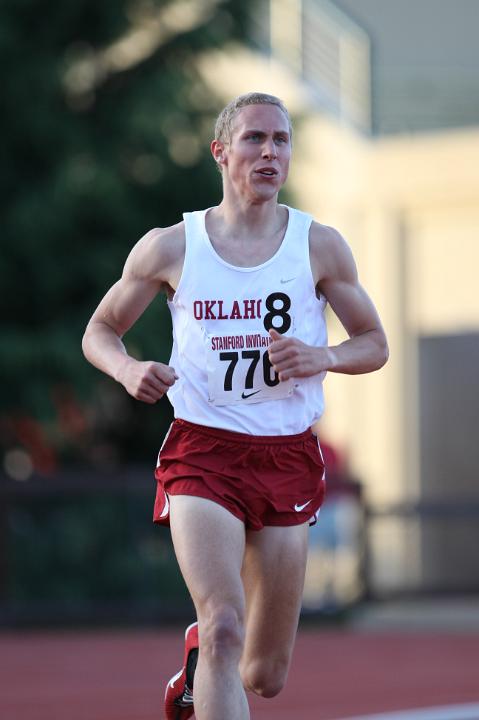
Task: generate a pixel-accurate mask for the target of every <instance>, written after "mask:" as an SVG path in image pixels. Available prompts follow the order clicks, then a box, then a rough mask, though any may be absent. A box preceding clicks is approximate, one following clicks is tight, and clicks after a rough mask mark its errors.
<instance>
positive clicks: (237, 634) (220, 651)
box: [200, 605, 244, 661]
mask: <svg viewBox="0 0 479 720" xmlns="http://www.w3.org/2000/svg"><path fill="white" fill-rule="evenodd" d="M200 632H201V652H202V654H203V656H207V657H209V659H210V660H211V661H217V660H221V659H224V658H225V657H226V656H227V655H231V654H234V655H241V650H242V647H243V639H244V629H243V621H242V617H241V616H240V614H239V612H238V611H237V610H236V609H235V608H234V607H232V606H230V605H223V606H220V607H215V608H210V611H209V612H207V613H206V614H205V615H204V616H202V617H200Z"/></svg>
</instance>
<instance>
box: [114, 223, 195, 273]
mask: <svg viewBox="0 0 479 720" xmlns="http://www.w3.org/2000/svg"><path fill="white" fill-rule="evenodd" d="M185 242H186V241H185V224H184V222H183V221H181V222H179V223H177V224H176V225H171V226H169V227H165V228H153V229H152V230H149V231H148V232H147V233H146V234H145V235H143V237H142V238H141V239H140V240H139V241H138V242H137V243H136V245H135V247H134V248H133V250H132V251H131V253H130V256H129V258H128V260H127V263H126V266H125V270H127V272H129V273H130V274H132V275H134V276H135V277H138V278H152V279H153V278H155V277H156V278H158V279H160V280H165V272H168V271H170V270H172V269H173V268H175V266H177V265H179V264H182V262H183V259H184V255H185Z"/></svg>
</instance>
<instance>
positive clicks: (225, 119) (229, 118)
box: [215, 92, 293, 143]
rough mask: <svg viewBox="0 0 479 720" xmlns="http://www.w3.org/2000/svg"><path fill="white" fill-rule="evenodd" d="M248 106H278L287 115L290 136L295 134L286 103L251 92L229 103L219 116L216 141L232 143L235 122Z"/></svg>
mask: <svg viewBox="0 0 479 720" xmlns="http://www.w3.org/2000/svg"><path fill="white" fill-rule="evenodd" d="M248 105H276V107H278V108H279V109H280V110H281V111H282V112H283V113H284V114H285V115H286V119H287V120H288V125H289V135H290V137H291V136H292V134H293V128H292V126H291V118H290V117H289V113H288V111H287V109H286V106H285V105H284V103H283V102H282V101H281V100H280V99H279V98H277V97H276V96H275V95H267V94H266V93H259V92H250V93H246V95H239V96H238V97H237V98H235V99H234V100H232V101H231V102H229V103H228V105H227V106H226V107H225V108H223V110H222V111H221V112H220V114H219V115H218V118H217V120H216V123H215V140H219V141H220V142H222V143H230V142H231V136H232V134H233V120H234V119H235V117H236V115H237V114H238V112H239V110H241V108H244V107H247V106H248Z"/></svg>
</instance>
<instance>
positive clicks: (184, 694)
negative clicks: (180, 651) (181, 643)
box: [165, 622, 199, 720]
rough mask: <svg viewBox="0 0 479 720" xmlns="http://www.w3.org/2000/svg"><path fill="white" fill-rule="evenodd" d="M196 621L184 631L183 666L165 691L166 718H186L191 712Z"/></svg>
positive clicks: (181, 719)
mask: <svg viewBox="0 0 479 720" xmlns="http://www.w3.org/2000/svg"><path fill="white" fill-rule="evenodd" d="M198 652H199V642H198V623H197V622H194V623H192V624H191V625H189V626H188V627H187V628H186V631H185V656H184V659H183V667H182V668H181V670H180V671H179V672H177V673H176V675H174V676H173V677H172V678H171V680H170V682H169V683H168V685H167V686H166V692H165V715H166V718H167V720H188V718H190V717H191V716H192V715H193V713H194V708H193V678H194V676H195V670H196V663H197V662H198Z"/></svg>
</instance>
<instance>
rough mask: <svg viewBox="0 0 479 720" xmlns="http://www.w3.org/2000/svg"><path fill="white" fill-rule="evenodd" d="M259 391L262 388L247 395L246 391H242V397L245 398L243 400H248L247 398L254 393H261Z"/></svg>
mask: <svg viewBox="0 0 479 720" xmlns="http://www.w3.org/2000/svg"><path fill="white" fill-rule="evenodd" d="M259 392H261V390H255V391H254V392H252V393H248V394H247V395H245V393H244V392H242V393H241V397H242V398H243V400H246V398H249V397H251V396H252V395H256V393H259Z"/></svg>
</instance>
